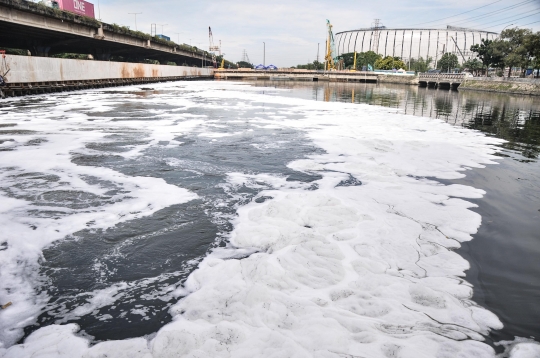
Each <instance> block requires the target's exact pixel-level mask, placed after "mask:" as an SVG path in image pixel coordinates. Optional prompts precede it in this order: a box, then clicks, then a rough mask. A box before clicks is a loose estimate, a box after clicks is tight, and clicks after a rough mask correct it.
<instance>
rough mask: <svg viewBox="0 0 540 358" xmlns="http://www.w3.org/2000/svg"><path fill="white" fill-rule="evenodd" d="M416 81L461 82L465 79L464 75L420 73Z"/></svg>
mask: <svg viewBox="0 0 540 358" xmlns="http://www.w3.org/2000/svg"><path fill="white" fill-rule="evenodd" d="M418 79H419V80H420V81H421V80H422V79H428V80H429V79H433V80H437V82H439V81H440V80H463V79H465V74H464V73H420V74H419V75H418Z"/></svg>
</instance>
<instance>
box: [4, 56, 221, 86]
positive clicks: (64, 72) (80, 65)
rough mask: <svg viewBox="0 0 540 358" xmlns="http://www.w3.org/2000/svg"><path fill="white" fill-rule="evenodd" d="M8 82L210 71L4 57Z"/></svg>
mask: <svg viewBox="0 0 540 358" xmlns="http://www.w3.org/2000/svg"><path fill="white" fill-rule="evenodd" d="M6 63H7V65H8V68H9V69H10V71H9V73H8V75H7V76H6V79H7V81H8V82H9V83H35V82H50V81H81V80H100V79H114V78H124V79H125V78H144V77H177V76H183V77H211V76H213V69H209V68H200V67H185V66H165V65H150V64H144V63H128V62H108V61H91V60H71V59H63V58H50V57H31V56H14V55H6Z"/></svg>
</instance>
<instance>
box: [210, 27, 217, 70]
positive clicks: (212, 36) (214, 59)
mask: <svg viewBox="0 0 540 358" xmlns="http://www.w3.org/2000/svg"><path fill="white" fill-rule="evenodd" d="M208 42H209V43H210V44H209V46H208V52H210V53H211V54H212V64H213V65H214V68H216V67H217V62H216V54H215V52H214V51H216V47H217V46H214V35H212V28H211V27H210V26H208ZM218 50H219V47H218Z"/></svg>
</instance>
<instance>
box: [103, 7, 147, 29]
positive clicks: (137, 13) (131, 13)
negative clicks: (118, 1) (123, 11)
mask: <svg viewBox="0 0 540 358" xmlns="http://www.w3.org/2000/svg"><path fill="white" fill-rule="evenodd" d="M128 14H129V15H135V31H137V15H140V14H142V12H128ZM100 17H101V16H100Z"/></svg>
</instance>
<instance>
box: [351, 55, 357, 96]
mask: <svg viewBox="0 0 540 358" xmlns="http://www.w3.org/2000/svg"><path fill="white" fill-rule="evenodd" d="M350 71H351V72H356V51H354V63H353V67H352V68H351V69H350ZM353 92H354V91H353Z"/></svg>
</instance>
